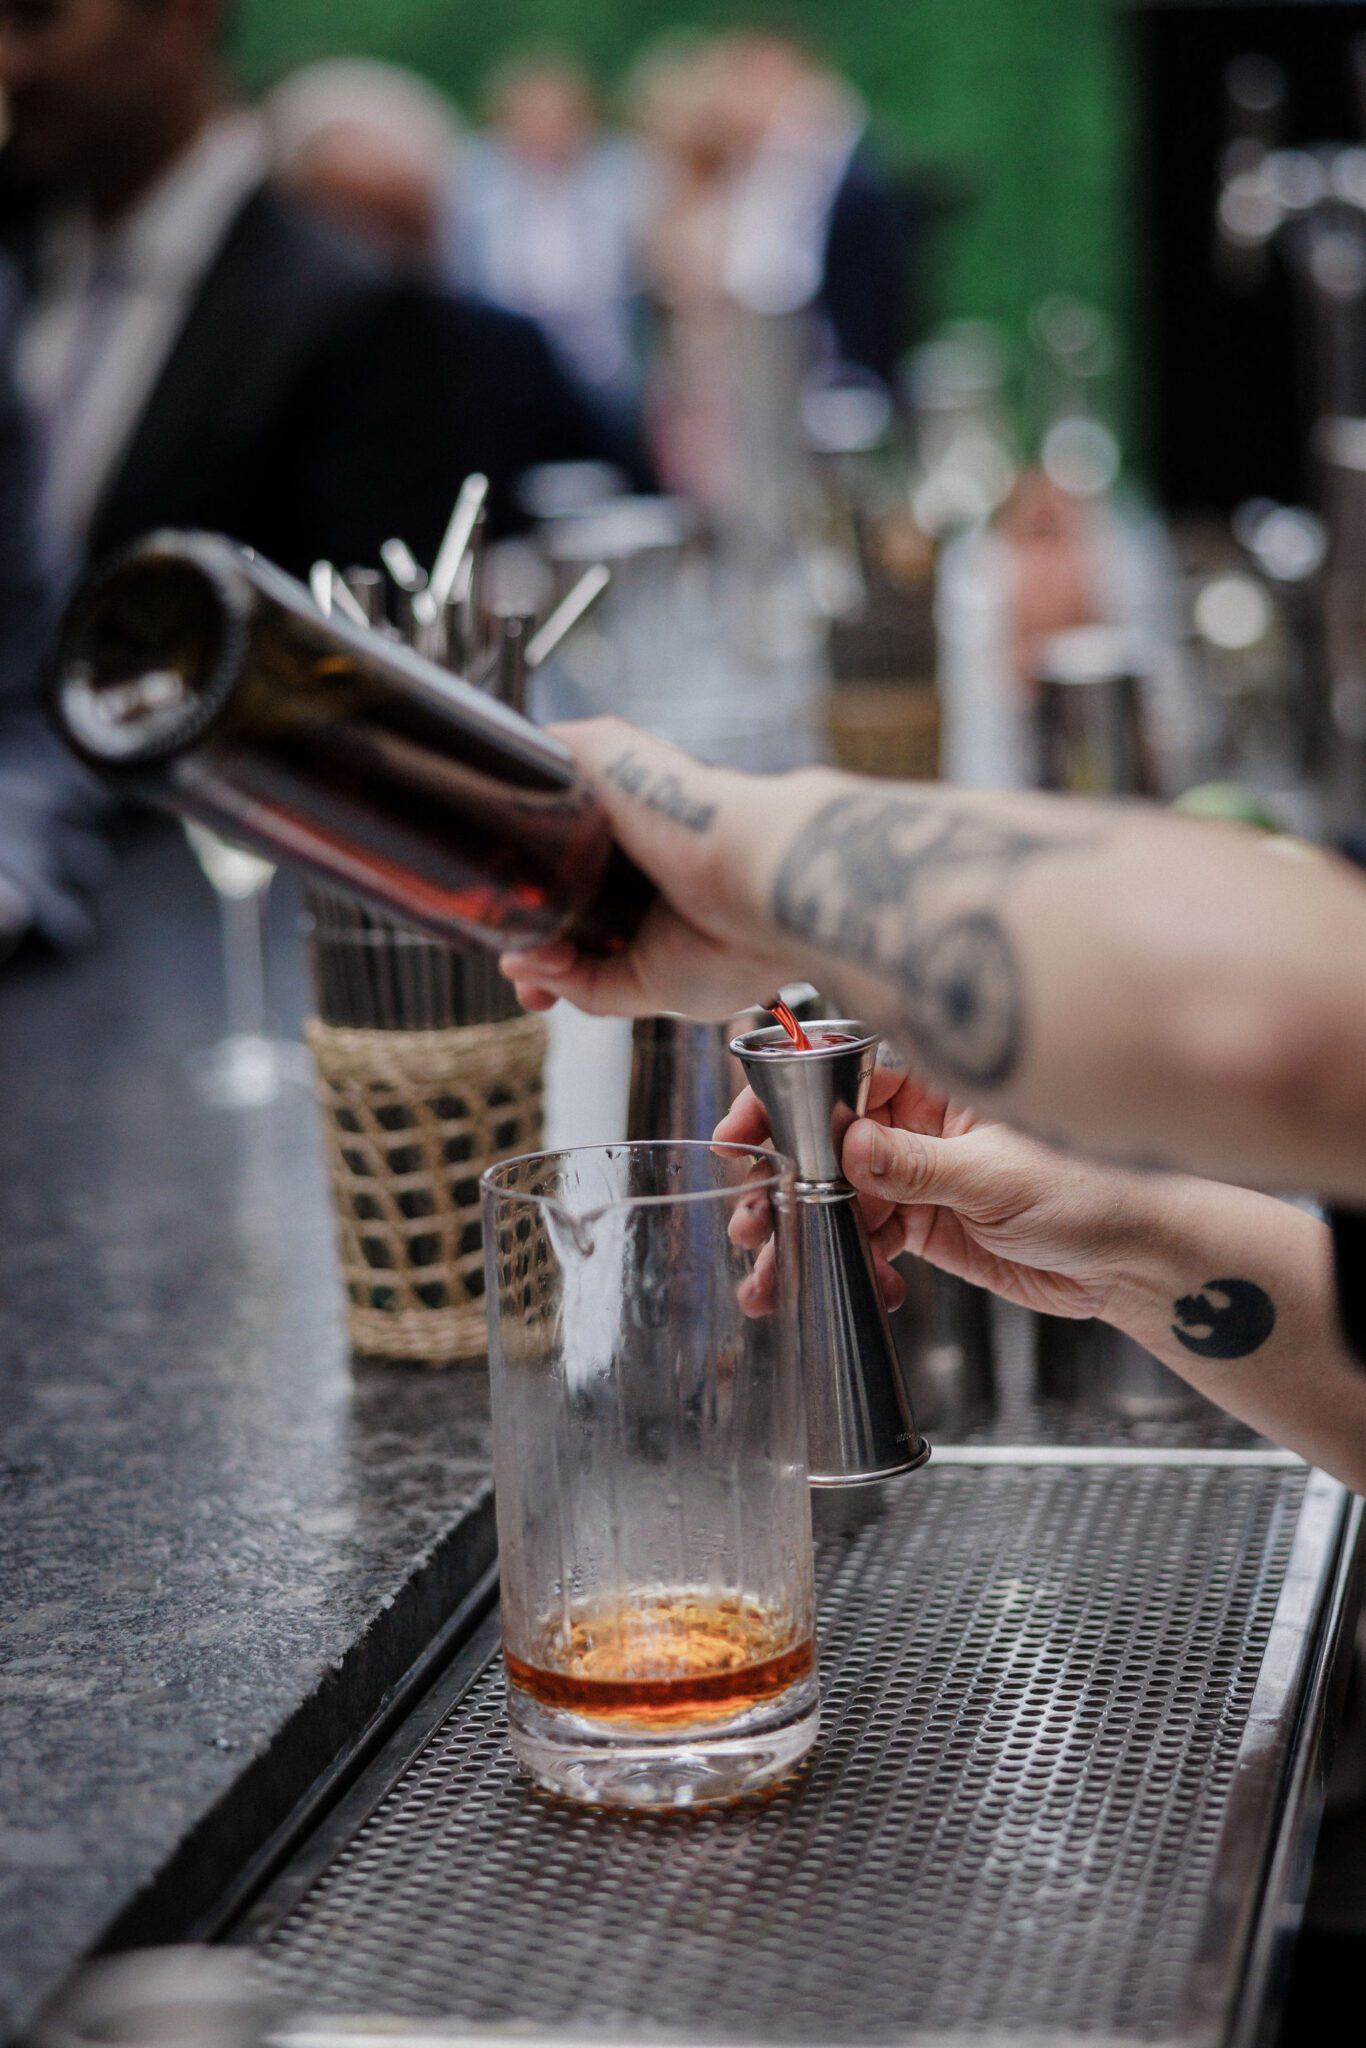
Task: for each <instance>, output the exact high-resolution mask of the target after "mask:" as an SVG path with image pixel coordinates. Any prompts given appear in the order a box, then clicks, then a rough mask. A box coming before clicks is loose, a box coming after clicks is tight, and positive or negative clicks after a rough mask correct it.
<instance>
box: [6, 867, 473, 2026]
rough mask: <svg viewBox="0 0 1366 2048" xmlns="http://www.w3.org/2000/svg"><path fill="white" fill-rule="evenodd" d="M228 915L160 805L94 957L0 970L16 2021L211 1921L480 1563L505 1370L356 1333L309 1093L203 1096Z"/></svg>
mask: <svg viewBox="0 0 1366 2048" xmlns="http://www.w3.org/2000/svg"><path fill="white" fill-rule="evenodd" d="M275 888H276V892H277V900H276V902H275V905H274V917H273V926H274V933H273V936H274V944H273V946H272V949H271V952H272V957H271V998H272V1006H273V1008H274V1010H275V1011H276V1013H277V1015H278V1016H279V1017H280V1019H281V1021H282V1022H284V1023H292V1022H294V1020H295V1019H297V1016H298V1014H299V1013H300V1011H301V1009H302V1006H303V1002H304V982H303V967H302V959H301V949H300V947H299V945H298V941H297V937H296V936H295V930H294V926H295V922H296V920H297V915H298V913H297V902H296V899H294V897H293V894H292V891H291V890H290V889H289V887H288V885H287V884H286V883H284V882H283V881H277V883H276V885H275ZM215 916H216V913H215V908H214V904H213V900H212V897H211V895H210V892H209V888H208V885H207V883H206V882H205V881H204V880H203V878H202V877H201V876H200V875H199V873H198V871H197V870H196V868H195V867H194V865H193V863H192V861H191V859H190V856H189V853H188V851H187V849H186V848H185V846H184V843H183V841H182V840H181V839H180V837H179V835H178V834H177V833H174V832H172V831H170V830H168V829H161V828H151V829H149V830H148V832H147V833H146V835H145V836H144V837H143V838H142V839H140V840H139V842H138V844H137V845H136V846H135V847H134V848H133V849H132V851H131V852H130V854H129V855H128V856H127V857H126V858H125V860H124V862H123V864H122V865H121V867H120V870H119V872H118V875H117V877H116V879H115V881H114V884H113V887H112V889H111V891H110V893H109V897H108V900H107V904H106V908H105V919H104V929H103V934H102V937H101V939H100V941H99V943H98V945H97V946H96V947H95V948H94V949H92V950H91V951H90V952H89V953H88V954H87V955H85V956H84V957H82V958H80V959H77V960H75V961H73V962H69V963H65V964H59V963H55V962H50V961H47V962H36V963H33V964H29V963H28V962H23V963H16V964H14V965H12V966H11V967H10V968H9V969H8V970H7V971H5V972H4V973H3V974H0V1089H2V1090H3V1093H2V1094H0V1101H3V1111H2V1112H0V1586H3V1595H2V1596H0V1786H2V1787H3V1796H0V2036H3V2037H4V2038H6V2039H8V2038H9V2037H11V2036H12V2035H14V2034H16V2033H17V2032H18V2031H19V2030H20V2029H22V2028H23V2027H24V2026H25V2025H26V2023H27V2022H28V2021H29V2020H30V2019H31V2017H32V2016H33V2014H34V2013H35V2011H37V2010H38V2009H39V2008H40V2006H41V2005H42V2003H43V2002H44V2000H45V1999H46V1998H47V1997H48V1996H49V1995H50V1994H51V1992H52V1991H53V1990H54V1989H55V1987H56V1986H57V1985H58V1983H59V1982H60V1981H61V1980H62V1978H63V1977H64V1976H65V1975H66V1974H67V1973H68V1972H69V1971H70V1969H71V1968H72V1966H73V1965H74V1964H75V1963H76V1962H77V1960H78V1959H79V1958H80V1957H82V1956H83V1955H84V1954H85V1953H86V1952H87V1951H88V1950H90V1949H91V1948H92V1947H93V1946H94V1945H95V1944H97V1943H98V1942H100V1941H102V1940H104V1939H107V1938H109V1937H110V1936H111V1935H114V1936H116V1937H117V1938H118V1939H120V1940H125V1939H126V1940H140V1939H144V1938H149V1937H150V1938H155V1939H164V1938H166V1937H167V1936H169V1935H176V1934H181V1933H186V1932H189V1931H191V1930H193V1929H195V1928H196V1927H197V1926H198V1924H199V1923H200V1919H201V1916H202V1915H203V1913H204V1912H205V1911H207V1910H208V1908H209V1907H210V1906H211V1905H212V1904H213V1903H214V1902H215V1901H216V1900H217V1899H218V1898H219V1897H220V1896H221V1894H222V1891H223V1888H224V1883H225V1878H226V1876H227V1875H228V1874H229V1873H233V1872H235V1871H237V1870H238V1869H239V1868H242V1867H243V1866H244V1865H245V1864H246V1863H247V1862H248V1861H249V1859H250V1858H251V1857H252V1856H253V1855H254V1854H255V1853H256V1852H258V1851H259V1850H260V1849H261V1848H262V1846H263V1844H264V1843H266V1842H267V1841H268V1839H269V1837H270V1835H271V1833H272V1831H273V1830H274V1829H275V1828H276V1827H277V1826H278V1825H279V1824H280V1823H281V1822H282V1821H283V1820H284V1818H285V1816H286V1815H287V1814H288V1813H290V1811H291V1810H292V1809H293V1808H294V1806H295V1804H296V1803H297V1801H298V1800H299V1799H300V1797H301V1796H302V1795H303V1794H304V1793H305V1792H306V1791H307V1790H308V1789H309V1787H310V1786H311V1785H312V1784H313V1783H314V1781H315V1780H316V1779H317V1777H318V1775H319V1773H320V1772H321V1771H323V1770H324V1769H325V1768H327V1767H331V1766H334V1765H335V1763H336V1760H337V1759H338V1758H339V1757H345V1756H346V1755H348V1754H350V1753H351V1752H352V1751H353V1750H355V1749H356V1746H357V1744H358V1743H362V1742H363V1737H364V1731H365V1729H366V1727H367V1725H368V1723H369V1722H370V1721H371V1719H372V1717H373V1716H374V1715H375V1714H376V1712H377V1711H378V1710H379V1708H380V1706H381V1704H382V1702H383V1701H384V1700H385V1697H386V1695H388V1694H390V1693H392V1691H393V1689H394V1688H396V1687H398V1686H400V1685H401V1684H402V1683H403V1681H404V1679H405V1676H406V1675H408V1674H410V1673H412V1671H413V1667H414V1666H415V1665H418V1667H419V1669H420V1668H421V1660H422V1658H423V1657H424V1656H425V1655H426V1654H427V1653H428V1652H429V1650H430V1646H431V1645H432V1643H433V1639H434V1638H436V1637H438V1634H439V1631H440V1629H441V1628H442V1626H443V1624H444V1623H445V1622H446V1621H447V1619H448V1617H449V1616H450V1615H451V1613H452V1612H453V1610H455V1609H456V1608H457V1607H458V1606H459V1604H460V1601H461V1600H462V1598H463V1597H464V1596H465V1595H466V1594H467V1593H468V1592H469V1590H470V1588H471V1587H472V1586H473V1585H474V1584H475V1583H476V1582H477V1581H478V1580H479V1579H480V1578H481V1575H483V1574H485V1572H486V1571H487V1568H488V1566H489V1564H490V1561H491V1559H492V1556H493V1525H492V1496H491V1488H490V1483H489V1478H488V1434H487V1405H486V1398H485V1390H484V1384H485V1383H484V1380H483V1376H482V1374H479V1373H473V1374H470V1373H465V1374H458V1373H457V1374H449V1373H447V1374H424V1373H422V1372H419V1371H415V1370H403V1369H386V1368H383V1367H368V1368H366V1367H360V1368H357V1367H355V1366H353V1365H352V1363H351V1361H350V1360H349V1358H348V1356H347V1354H346V1350H345V1347H344V1344H343V1339H342V1329H341V1315H340V1303H339V1295H338V1283H337V1278H336V1267H335V1260H334V1257H333V1251H332V1245H331V1238H330V1218H329V1212H328V1205H327V1195H326V1190H325V1184H324V1180H323V1172H322V1164H321V1156H320V1150H319V1145H318V1138H317V1130H316V1119H315V1114H314V1109H313V1104H312V1102H311V1100H310V1098H309V1095H308V1093H307V1091H306V1090H305V1089H303V1088H299V1089H297V1090H291V1091H290V1092H289V1093H288V1094H287V1095H286V1096H285V1097H284V1098H283V1099H282V1100H281V1101H279V1102H277V1103H276V1104H274V1105H272V1106H271V1107H270V1108H269V1109H266V1110H253V1111H240V1110H239V1111H229V1110H222V1109H210V1108H207V1107H202V1106H200V1105H199V1104H198V1103H197V1102H196V1101H195V1099H194V1097H193V1096H192V1094H191V1092H190V1090H189V1087H188V1085H187V1082H186V1078H185V1074H184V1068H183V1062H184V1057H185V1054H186V1053H187V1052H188V1051H190V1049H191V1048H193V1047H195V1046H198V1045H202V1044H205V1043H207V1042H209V1041H211V1040H212V1039H213V1038H214V1037H216V1036H217V1034H218V1033H219V1031H220V1030H221V1029H222V1019H223V997H222V986H221V979H220V970H219V964H218V952H217V939H216V928H215Z"/></svg>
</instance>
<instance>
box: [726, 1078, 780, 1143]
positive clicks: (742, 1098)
mask: <svg viewBox="0 0 1366 2048" xmlns="http://www.w3.org/2000/svg"><path fill="white" fill-rule="evenodd" d="M711 1135H712V1140H713V1142H714V1143H715V1144H717V1145H762V1144H763V1143H764V1142H765V1140H766V1139H767V1138H768V1137H769V1136H770V1132H769V1127H768V1111H767V1110H766V1109H765V1108H764V1106H763V1104H762V1103H761V1102H760V1100H759V1098H758V1096H757V1095H756V1094H755V1092H754V1090H753V1089H752V1088H742V1089H741V1090H740V1093H739V1094H738V1095H737V1096H736V1098H735V1100H734V1102H732V1104H731V1106H730V1108H729V1109H728V1110H727V1111H726V1113H725V1115H724V1116H723V1117H722V1119H721V1121H720V1123H719V1124H718V1125H717V1126H716V1129H715V1130H714V1131H713V1132H712V1134H711Z"/></svg>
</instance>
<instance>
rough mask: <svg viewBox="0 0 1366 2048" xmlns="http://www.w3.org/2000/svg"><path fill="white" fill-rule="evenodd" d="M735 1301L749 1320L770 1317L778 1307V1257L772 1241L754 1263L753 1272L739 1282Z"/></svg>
mask: <svg viewBox="0 0 1366 2048" xmlns="http://www.w3.org/2000/svg"><path fill="white" fill-rule="evenodd" d="M735 1299H736V1301H737V1303H738V1304H739V1307H740V1311H741V1313H742V1314H743V1315H747V1316H749V1317H750V1318H751V1319H753V1318H757V1317H759V1316H771V1315H772V1313H773V1311H774V1309H775V1308H776V1307H777V1305H778V1255H777V1253H776V1251H775V1250H774V1247H773V1243H772V1240H770V1241H769V1243H768V1244H766V1245H765V1246H764V1248H763V1250H762V1251H761V1252H760V1253H759V1256H758V1258H757V1259H756V1260H755V1261H754V1270H753V1271H752V1272H751V1273H748V1274H747V1275H746V1276H745V1278H744V1279H743V1280H742V1281H741V1282H740V1285H739V1287H738V1288H737V1289H736V1290H735Z"/></svg>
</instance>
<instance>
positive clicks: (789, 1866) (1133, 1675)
mask: <svg viewBox="0 0 1366 2048" xmlns="http://www.w3.org/2000/svg"><path fill="white" fill-rule="evenodd" d="M1344 1506H1345V1497H1344V1495H1343V1494H1342V1492H1341V1489H1339V1488H1338V1487H1336V1486H1334V1485H1332V1484H1331V1482H1328V1481H1326V1480H1323V1479H1321V1478H1317V1477H1314V1478H1310V1477H1309V1476H1308V1475H1307V1474H1306V1473H1305V1472H1304V1471H1303V1470H1301V1469H1298V1468H1293V1467H1287V1466H1285V1465H1284V1464H1281V1465H1277V1464H1273V1463H1250V1462H1249V1463H1233V1464H1226V1465H1222V1466H1220V1465H1211V1466H1208V1467H1184V1468H1182V1467H1178V1468H1176V1469H1171V1468H1167V1467H1164V1466H1162V1465H1160V1464H1141V1463H1127V1464H1126V1463H1123V1462H1121V1463H1118V1464H1115V1465H1110V1466H1099V1467H1091V1468H1085V1467H1083V1468H1074V1467H1071V1468H1070V1467H1066V1466H1056V1465H1041V1466H1028V1465H1022V1466H1020V1467H1018V1468H1014V1469H1011V1468H1008V1467H1001V1466H989V1467H987V1468H985V1469H980V1468H975V1467H973V1466H971V1465H967V1464H950V1465H945V1466H943V1467H941V1468H939V1469H936V1468H935V1467H934V1466H933V1465H931V1466H930V1467H929V1468H928V1469H927V1471H926V1472H924V1473H922V1474H919V1475H916V1476H915V1477H913V1478H911V1479H909V1480H906V1481H902V1482H899V1483H898V1485H897V1487H896V1488H894V1489H889V1490H888V1492H887V1495H886V1497H885V1502H884V1505H883V1508H882V1511H881V1513H880V1514H878V1515H877V1516H876V1517H875V1518H874V1519H871V1520H869V1521H867V1522H866V1523H865V1525H864V1526H863V1527H861V1528H856V1529H852V1530H850V1531H848V1532H846V1533H845V1534H843V1535H840V1536H836V1537H831V1538H827V1539H826V1540H824V1541H823V1543H822V1545H821V1549H820V1566H819V1570H820V1584H821V1594H822V1614H823V1627H822V1637H821V1658H822V1667H821V1668H822V1675H823V1699H824V1706H823V1715H822V1737H821V1742H820V1747H819V1750H818V1752H817V1755H816V1759H815V1762H814V1764H813V1766H812V1768H811V1769H810V1771H809V1773H808V1775H807V1776H806V1777H805V1778H804V1779H803V1780H802V1781H801V1782H799V1783H797V1784H796V1785H794V1786H792V1787H790V1788H787V1789H784V1790H782V1791H780V1792H779V1793H777V1794H776V1795H774V1796H772V1797H771V1798H769V1799H768V1800H767V1801H766V1802H763V1803H759V1802H756V1803H754V1804H751V1805H749V1806H747V1807H742V1808H735V1809H731V1810H729V1811H720V1812H714V1813H711V1814H708V1815H701V1816H691V1817H690V1816H678V1817H673V1816H670V1817H667V1818H659V1819H655V1818H645V1817H630V1816H623V1817H616V1816H610V1815H606V1816H605V1815H599V1814H594V1813H591V1812H587V1811H580V1810H575V1809H572V1808H569V1807H563V1806H557V1805H555V1804H553V1803H551V1802H549V1801H547V1800H546V1799H544V1798H542V1797H540V1796H539V1795H537V1794H535V1793H533V1792H532V1791H531V1790H530V1789H529V1788H528V1787H527V1786H526V1784H525V1783H524V1782H522V1781H521V1780H519V1778H518V1777H517V1775H516V1772H515V1769H514V1766H513V1764H512V1761H511V1758H510V1756H509V1754H508V1751H507V1749H506V1747H505V1744H504V1740H503V1730H502V1691H503V1688H502V1677H501V1670H500V1667H499V1664H498V1661H497V1655H496V1645H497V1637H496V1623H495V1622H494V1621H492V1620H491V1621H490V1622H489V1623H488V1624H486V1625H485V1627H484V1628H483V1629H482V1630H481V1632H480V1636H479V1638H478V1639H477V1640H476V1641H475V1642H474V1643H472V1644H471V1645H470V1646H469V1648H468V1650H467V1651H466V1652H465V1653H463V1654H462V1656H461V1658H459V1659H458V1660H457V1662H456V1664H455V1665H454V1666H453V1667H452V1668H451V1670H450V1672H449V1673H448V1674H447V1676H446V1679H445V1680H444V1681H443V1684H442V1686H441V1687H439V1688H438V1689H437V1693H436V1694H435V1695H434V1696H433V1698H432V1699H431V1700H430V1701H429V1702H428V1703H427V1704H426V1705H425V1707H424V1708H422V1709H419V1710H418V1712H417V1713H416V1714H415V1715H414V1717H413V1721H412V1723H411V1724H410V1728H409V1731H408V1735H407V1739H406V1742H404V1741H403V1740H400V1742H399V1743H398V1744H396V1745H391V1749H390V1751H389V1752H388V1753H387V1755H386V1757H385V1758H381V1760H380V1762H379V1763H378V1764H377V1765H376V1766H375V1767H374V1768H373V1770H372V1771H371V1773H370V1775H369V1777H368V1778H367V1779H366V1780H364V1781H363V1782H362V1783H361V1784H360V1785H359V1786H358V1787H357V1788H356V1789H355V1791H354V1792H353V1793H352V1795H351V1796H350V1798H349V1799H348V1801H347V1802H346V1803H345V1804H344V1806H343V1807H342V1808H340V1809H339V1810H338V1811H337V1813H336V1814H335V1815H334V1816H333V1817H332V1819H331V1821H330V1822H328V1823H327V1824H326V1825H325V1826H324V1827H323V1829H322V1830H320V1832H319V1834H318V1836H317V1838H316V1839H315V1840H314V1841H313V1843H312V1844H310V1845H309V1846H308V1847H307V1848H306V1849H305V1851H304V1852H303V1854H302V1855H301V1856H300V1857H299V1858H298V1859H297V1860H296V1862H295V1864H294V1865H293V1866H292V1867H291V1868H290V1869H289V1870H287V1871H286V1872H285V1874H284V1876H283V1877H282V1878H281V1879H280V1880H278V1881H277V1883H276V1884H275V1885H274V1887H273V1888H272V1890H271V1892H270V1893H269V1894H268V1895H267V1896H266V1898H265V1899H264V1900H262V1901H261V1902H260V1904H259V1905H258V1906H257V1908H256V1909H255V1910H254V1911H253V1913H252V1914H251V1916H250V1918H249V1921H248V1923H247V1925H246V1926H245V1927H244V1928H243V1929H242V1930H241V1932H240V1934H239V1937H238V1938H240V1939H245V1940H249V1941H251V1942H253V1943H254V1944H255V1945H256V1946H257V1948H258V1949H259V1952H260V1954H261V1956H262V1958H263V1960H264V1962H265V1963H266V1965H267V1966H268V1968H269V1970H270V1972H271V1973H272V1975H273V1976H274V1977H275V1978H276V1979H277V1980H278V1981H279V1983H280V1985H281V1987H282V1988H283V1990H284V1991H285V1992H286V1994H287V1995H288V1997H289V1999H290V2001H291V2003H292V2004H294V2005H295V2007H296V2008H304V2009H307V2010H308V2011H310V2012H312V2013H315V2014H316V2013H327V2012H333V2013H349V2014H353V2015H355V2014H380V2013H384V2014H392V2015H400V2016H407V2017H410V2018H412V2019H419V2020H426V2021H440V2022H442V2023H444V2025H445V2026H446V2027H448V2028H449V2029H450V2030H451V2031H452V2032H455V2033H459V2032H461V2031H473V2030H475V2029H480V2028H484V2027H488V2026H490V2025H492V2026H498V2027H512V2028H515V2029H517V2030H519V2031H521V2030H526V2031H529V2032H531V2033H532V2034H542V2035H598V2036H601V2035H603V2034H609V2035H611V2034H615V2035H636V2036H639V2035H640V2034H641V2033H647V2034H665V2035H675V2036H676V2035H686V2036H691V2037H692V2038H693V2039H694V2040H696V2039H698V2038H703V2039H712V2038H716V2037H725V2036H730V2037H738V2038H740V2039H746V2040H749V2041H757V2042H772V2041H794V2042H798V2041H800V2042H811V2041H816V2040H825V2041H857V2040H861V2039H862V2040H887V2039H905V2038H908V2037H910V2038H917V2039H919V2038H924V2037H926V2036H944V2035H964V2034H966V2035H968V2036H977V2037H979V2038H980V2037H982V2036H987V2035H990V2036H992V2037H997V2038H1003V2039H1008V2040H1012V2041H1013V2040H1019V2039H1023V2038H1026V2037H1031V2036H1032V2037H1035V2038H1036V2039H1044V2040H1047V2041H1050V2042H1055V2041H1061V2040H1065V2039H1067V2038H1070V2037H1086V2038H1088V2039H1090V2040H1093V2041H1094V2040H1096V2039H1097V2038H1101V2039H1104V2038H1107V2037H1108V2038H1115V2037H1124V2038H1127V2039H1139V2040H1173V2041H1177V2040H1179V2041H1200V2042H1207V2041H1220V2040H1226V2039H1229V2038H1231V2036H1232V2033H1233V2030H1234V2026H1235V2015H1236V2013H1237V2011H1238V2009H1239V2007H1240V2001H1243V2000H1245V1998H1246V1991H1247V1980H1248V1969H1249V1955H1250V1952H1251V1950H1252V1948H1253V1947H1254V1945H1255V1942H1256V1939H1257V1928H1258V1919H1259V1914H1258V1906H1259V1902H1260V1903H1261V1904H1262V1905H1264V1904H1265V1893H1266V1890H1267V1886H1266V1883H1265V1870H1266V1866H1267V1861H1268V1856H1269V1852H1270V1850H1271V1847H1272V1845H1273V1843H1274V1841H1275V1839H1276V1836H1277V1831H1278V1829H1280V1828H1282V1827H1283V1825H1284V1809H1285V1803H1286V1802H1285V1798H1284V1791H1285V1785H1286V1781H1287V1765H1288V1762H1289V1760H1290V1757H1291V1755H1292V1751H1293V1748H1294V1742H1293V1736H1294V1730H1295V1725H1296V1718H1297V1715H1298V1714H1299V1713H1300V1712H1301V1711H1302V1710H1303V1709H1304V1706H1305V1702H1306V1698H1307V1695H1308V1692H1309V1690H1310V1686H1309V1678H1310V1673H1311V1670H1312V1668H1313V1666H1314V1660H1315V1657H1316V1656H1317V1657H1318V1658H1319V1659H1320V1661H1322V1655H1323V1640H1324V1636H1323V1632H1324V1628H1325V1625H1326V1619H1327V1617H1328V1615H1329V1611H1330V1610H1331V1609H1332V1608H1333V1606H1334V1604H1335V1598H1336V1596H1335V1594H1334V1591H1333V1588H1334V1584H1335V1580H1334V1574H1335V1571H1336V1570H1338V1568H1339V1560H1338V1552H1339V1549H1340V1541H1341V1533H1342V1529H1343V1525H1344ZM405 1750H406V1754H405Z"/></svg>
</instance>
